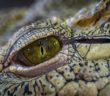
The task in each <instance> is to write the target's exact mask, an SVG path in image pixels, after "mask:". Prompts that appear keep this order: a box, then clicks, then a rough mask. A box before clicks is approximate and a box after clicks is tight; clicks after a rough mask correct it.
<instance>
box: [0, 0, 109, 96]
mask: <svg viewBox="0 0 110 96" xmlns="http://www.w3.org/2000/svg"><path fill="white" fill-rule="evenodd" d="M102 4H103V5H104V6H100V5H102ZM109 6H110V0H102V1H101V2H100V3H99V7H97V8H96V9H97V10H95V12H94V14H90V15H87V14H85V15H84V17H83V18H79V19H77V20H79V21H80V22H79V21H77V22H76V21H74V20H73V21H72V18H71V19H68V20H66V22H65V21H62V20H59V19H57V18H55V17H54V18H52V19H48V20H44V21H40V22H36V23H33V24H32V25H29V26H26V27H23V28H21V29H20V30H19V31H18V32H17V33H16V34H15V35H14V36H13V37H12V38H11V39H10V40H9V42H8V44H7V45H6V46H4V47H2V48H1V49H0V70H1V73H0V96H109V94H110V91H109V89H110V52H109V49H110V42H109V41H110V40H109V39H110V19H109V14H110V12H109V11H110V7H109ZM100 7H101V8H102V9H101V8H100ZM103 9H104V10H103ZM108 10H109V11H108ZM92 12H93V11H92ZM106 13H107V14H106ZM96 14H97V15H96ZM86 16H88V18H89V19H88V18H86ZM95 16H96V17H98V19H96V17H95ZM105 16H106V17H105ZM74 18H76V17H74ZM94 18H95V19H94ZM83 20H84V21H85V22H83ZM74 22H75V23H74ZM88 22H89V23H88ZM98 22H99V23H98ZM70 23H71V24H70ZM72 24H74V26H75V27H74V26H73V25H72ZM70 25H71V26H70ZM81 25H82V26H81ZM88 26H90V27H88ZM80 27H81V28H80ZM82 27H83V28H82ZM48 36H57V37H58V38H59V39H60V41H61V42H62V49H61V50H60V51H59V53H58V54H56V55H55V56H54V57H52V58H51V59H49V60H47V61H44V62H43V63H41V64H38V65H35V66H28V67H27V66H25V65H23V64H20V63H19V61H17V60H15V59H14V58H15V57H16V56H17V55H18V54H19V51H20V50H21V49H22V48H23V47H25V46H27V45H29V44H31V43H32V42H34V41H36V40H39V39H41V38H45V37H48Z"/></svg>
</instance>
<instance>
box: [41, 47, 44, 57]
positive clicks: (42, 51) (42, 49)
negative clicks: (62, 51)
mask: <svg viewBox="0 0 110 96" xmlns="http://www.w3.org/2000/svg"><path fill="white" fill-rule="evenodd" d="M41 54H42V55H44V48H43V47H42V46H41Z"/></svg>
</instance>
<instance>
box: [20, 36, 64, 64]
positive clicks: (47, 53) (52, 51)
mask: <svg viewBox="0 0 110 96" xmlns="http://www.w3.org/2000/svg"><path fill="white" fill-rule="evenodd" d="M61 45H62V44H61V42H60V41H59V39H58V38H57V37H55V36H50V37H46V38H43V39H40V40H37V41H35V42H33V43H32V44H30V45H28V46H27V47H25V48H23V49H22V50H21V52H22V54H23V56H24V57H25V59H26V60H28V62H30V63H31V64H32V65H36V64H39V63H42V62H44V61H46V60H48V59H50V58H52V57H53V56H55V55H56V54H57V53H58V52H59V51H60V49H61ZM21 58H22V57H21Z"/></svg>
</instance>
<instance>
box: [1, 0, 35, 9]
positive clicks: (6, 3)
mask: <svg viewBox="0 0 110 96" xmlns="http://www.w3.org/2000/svg"><path fill="white" fill-rule="evenodd" d="M34 1H35V0H0V9H4V8H13V7H23V6H26V7H29V6H30V5H31V4H32V3H33V2H34Z"/></svg>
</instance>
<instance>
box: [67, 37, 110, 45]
mask: <svg viewBox="0 0 110 96" xmlns="http://www.w3.org/2000/svg"><path fill="white" fill-rule="evenodd" d="M67 43H69V44H74V43H87V44H104V43H110V36H85V37H84V36H83V37H81V36H80V37H73V38H71V39H70V40H68V42H67Z"/></svg>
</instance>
